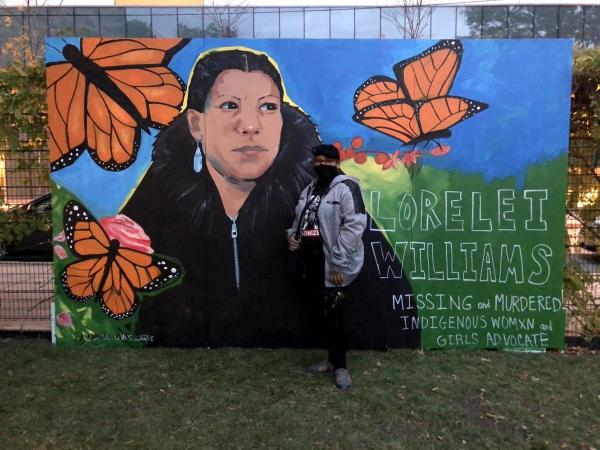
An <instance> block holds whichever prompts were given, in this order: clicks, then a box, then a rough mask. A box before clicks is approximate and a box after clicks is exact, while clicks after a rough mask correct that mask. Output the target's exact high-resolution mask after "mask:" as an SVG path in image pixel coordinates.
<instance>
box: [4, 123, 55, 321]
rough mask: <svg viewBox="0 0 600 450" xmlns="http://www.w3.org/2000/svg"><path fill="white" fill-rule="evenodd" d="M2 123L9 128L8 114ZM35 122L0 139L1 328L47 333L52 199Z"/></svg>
mask: <svg viewBox="0 0 600 450" xmlns="http://www.w3.org/2000/svg"><path fill="white" fill-rule="evenodd" d="M42 119H43V118H42ZM0 120H3V121H4V123H3V125H4V129H7V128H8V127H9V126H11V125H12V124H11V123H10V120H11V117H9V116H8V115H3V116H1V117H0ZM36 122H37V121H34V123H36ZM39 123H40V125H39V126H34V127H30V128H29V131H28V133H25V132H21V133H18V134H17V135H15V136H5V137H4V138H3V139H2V140H1V141H0V190H1V195H0V200H1V202H0V208H1V211H0V225H1V227H0V330H31V331H46V330H49V329H50V304H51V302H52V299H53V293H54V287H53V277H52V246H51V209H52V201H51V196H50V183H49V173H48V151H47V149H46V138H45V129H44V127H43V123H44V120H39Z"/></svg>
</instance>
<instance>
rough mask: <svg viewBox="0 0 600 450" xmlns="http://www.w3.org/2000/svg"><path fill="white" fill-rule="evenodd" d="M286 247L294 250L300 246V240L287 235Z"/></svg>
mask: <svg viewBox="0 0 600 450" xmlns="http://www.w3.org/2000/svg"><path fill="white" fill-rule="evenodd" d="M288 248H289V249H290V250H291V251H293V252H295V251H296V250H298V249H299V248H300V240H299V239H294V237H293V236H289V237H288Z"/></svg>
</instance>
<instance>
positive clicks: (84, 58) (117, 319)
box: [46, 38, 571, 350]
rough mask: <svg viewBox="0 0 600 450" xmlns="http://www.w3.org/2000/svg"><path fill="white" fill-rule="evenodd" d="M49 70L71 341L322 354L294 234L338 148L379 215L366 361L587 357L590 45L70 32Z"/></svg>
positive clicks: (360, 286)
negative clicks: (586, 49) (292, 250)
mask: <svg viewBox="0 0 600 450" xmlns="http://www.w3.org/2000/svg"><path fill="white" fill-rule="evenodd" d="M46 59H47V85H48V103H49V135H50V137H49V146H50V161H51V168H52V181H53V221H54V223H53V225H54V230H55V237H54V239H55V243H54V244H55V247H54V248H55V255H56V258H55V276H56V280H57V283H56V323H57V327H56V338H57V342H58V343H59V345H72V344H86V345H100V346H109V345H127V346H155V345H170V346H190V347H195V346H211V347H213V346H241V347H318V346H320V345H321V342H322V336H320V335H319V334H318V333H317V332H316V331H315V330H318V329H320V328H319V327H318V321H319V320H321V319H320V310H319V305H317V304H313V303H311V302H310V301H308V300H307V298H308V297H307V296H306V294H305V292H304V289H303V284H302V281H301V280H297V279H295V278H294V277H293V276H290V275H288V274H286V271H285V267H286V261H287V258H288V251H287V245H286V238H285V234H284V230H286V229H287V228H289V227H290V225H291V223H292V220H293V213H294V207H295V205H296V202H297V200H298V197H299V194H300V192H301V191H302V189H303V188H304V187H305V186H306V185H307V184H308V183H309V182H310V181H311V180H312V178H313V176H314V173H313V169H312V165H311V160H312V154H311V151H310V150H311V148H312V147H314V146H315V145H317V144H318V143H320V142H328V143H334V145H335V146H336V147H337V148H338V150H339V152H340V156H341V159H342V160H343V162H342V170H343V171H344V172H345V173H347V174H349V175H352V176H356V177H358V178H359V179H360V181H361V187H362V191H363V197H364V202H365V205H366V207H367V212H368V228H367V231H366V232H365V235H364V237H363V240H364V244H365V267H364V269H363V271H362V272H361V274H360V276H359V277H358V278H357V280H356V281H355V282H354V283H353V284H352V285H351V287H350V292H349V299H348V302H349V303H348V305H347V309H346V326H347V335H348V340H349V344H350V347H352V348H389V347H423V348H469V347H484V348H515V349H529V350H541V349H545V348H561V347H562V346H563V338H564V336H563V330H564V311H563V308H562V299H561V290H562V268H563V260H564V254H563V251H564V248H563V245H564V244H563V239H564V236H563V234H564V232H563V229H564V196H565V190H566V164H567V157H566V155H567V148H568V123H569V98H570V64H571V45H570V42H569V41H568V40H511V41H494V40H486V41H459V40H443V41H439V42H433V41H385V40H381V41H379V40H377V41H367V40H365V41H361V40H352V41H346V40H313V41H311V40H232V39H228V40H203V39H193V40H184V39H95V38H83V39H72V38H68V39H59V38H53V39H48V40H47V55H46ZM550 61H551V64H550ZM515 67H520V68H521V70H520V71H515V70H513V69H514V68H515ZM184 80H185V81H184Z"/></svg>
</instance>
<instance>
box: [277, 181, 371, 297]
mask: <svg viewBox="0 0 600 450" xmlns="http://www.w3.org/2000/svg"><path fill="white" fill-rule="evenodd" d="M315 183H316V180H313V181H312V182H311V183H310V184H309V185H308V186H306V188H304V190H303V191H302V193H301V194H300V199H299V200H298V204H297V205H296V217H295V219H294V223H293V225H292V227H291V228H288V229H287V235H288V237H289V236H294V235H295V234H296V230H297V229H298V223H299V222H300V220H302V217H301V216H302V211H303V210H304V206H305V205H306V202H307V200H308V199H309V197H310V195H311V193H312V192H313V190H314V187H315ZM317 217H318V219H319V230H320V233H321V239H322V240H323V251H324V253H325V286H326V287H335V285H333V284H331V283H330V282H329V275H330V274H331V272H340V273H341V274H342V276H343V282H342V284H341V286H348V285H349V284H350V283H352V281H353V280H354V279H355V278H356V277H357V276H358V274H359V272H360V269H361V268H362V266H363V262H364V247H363V243H362V234H363V232H364V231H365V228H366V226H367V215H366V213H365V205H364V203H363V200H362V195H361V193H360V188H359V184H358V179H357V178H354V177H349V176H347V175H338V176H336V177H335V178H334V179H333V181H332V182H331V184H330V187H329V191H327V193H326V194H325V195H324V196H323V198H322V199H321V204H320V206H319V210H318V212H317Z"/></svg>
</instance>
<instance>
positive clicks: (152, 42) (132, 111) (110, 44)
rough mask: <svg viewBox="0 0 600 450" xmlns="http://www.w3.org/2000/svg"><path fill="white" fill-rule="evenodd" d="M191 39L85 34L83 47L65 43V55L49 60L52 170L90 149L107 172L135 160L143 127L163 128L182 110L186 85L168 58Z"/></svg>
mask: <svg viewBox="0 0 600 450" xmlns="http://www.w3.org/2000/svg"><path fill="white" fill-rule="evenodd" d="M187 42H188V40H187V39H102V38H85V39H81V41H80V48H77V47H76V46H75V45H73V44H69V43H66V42H65V45H64V47H63V48H62V54H63V56H64V58H65V60H66V61H61V62H55V63H48V64H47V66H46V87H47V94H48V130H49V133H48V135H49V137H48V147H49V151H50V167H51V170H53V171H55V170H59V169H62V168H63V167H66V166H68V165H70V164H72V163H73V162H75V160H76V159H77V158H78V157H79V156H80V155H81V153H83V152H84V151H85V150H86V149H87V150H88V152H89V154H90V156H91V157H92V159H93V160H94V162H95V163H96V164H98V165H99V166H100V167H102V168H103V169H105V170H110V171H119V170H123V169H125V168H127V167H128V166H129V165H131V163H132V162H133V161H134V160H135V158H136V154H137V151H138V148H139V145H140V134H141V130H144V131H146V132H148V131H149V129H148V128H149V127H156V128H162V127H164V126H166V125H168V124H169V123H170V122H171V121H172V120H173V119H174V118H175V116H176V115H177V114H178V113H179V107H180V106H181V104H182V101H183V91H184V83H183V81H181V79H180V78H179V77H178V76H177V74H175V73H174V72H173V71H172V70H171V69H169V68H168V67H167V64H168V63H169V61H170V60H171V58H172V57H173V55H174V54H175V53H176V52H177V51H179V50H180V49H181V48H182V47H183V46H184V45H186V44H187ZM48 45H49V46H50V45H51V44H48Z"/></svg>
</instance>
